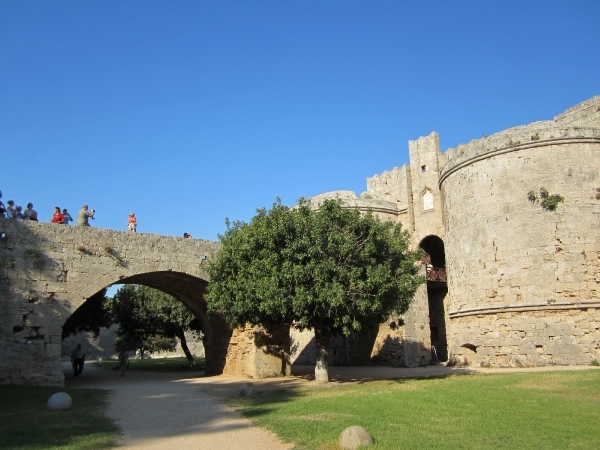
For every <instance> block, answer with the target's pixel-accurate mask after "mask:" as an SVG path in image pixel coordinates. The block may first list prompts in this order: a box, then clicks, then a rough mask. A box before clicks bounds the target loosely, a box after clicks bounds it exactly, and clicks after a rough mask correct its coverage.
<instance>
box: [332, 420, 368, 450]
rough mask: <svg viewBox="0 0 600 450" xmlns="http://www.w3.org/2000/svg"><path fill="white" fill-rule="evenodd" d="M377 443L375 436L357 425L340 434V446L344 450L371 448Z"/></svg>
mask: <svg viewBox="0 0 600 450" xmlns="http://www.w3.org/2000/svg"><path fill="white" fill-rule="evenodd" d="M374 443H375V441H374V439H373V436H371V433H369V432H368V431H367V430H365V429H364V428H363V427H359V426H357V425H354V426H351V427H348V428H346V429H345V430H344V431H342V434H340V440H339V445H340V448H343V449H352V450H355V449H357V448H359V447H361V446H362V447H370V446H371V445H373V444H374Z"/></svg>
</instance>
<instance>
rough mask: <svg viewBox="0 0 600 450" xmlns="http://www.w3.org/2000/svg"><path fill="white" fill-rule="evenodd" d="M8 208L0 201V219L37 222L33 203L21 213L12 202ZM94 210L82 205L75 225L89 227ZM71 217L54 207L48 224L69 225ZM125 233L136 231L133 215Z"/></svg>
mask: <svg viewBox="0 0 600 450" xmlns="http://www.w3.org/2000/svg"><path fill="white" fill-rule="evenodd" d="M1 198H2V191H0V199H1ZM6 203H7V204H8V206H5V205H4V203H3V202H2V200H0V217H5V218H9V219H20V220H33V221H35V222H38V221H39V220H38V213H37V211H36V210H35V209H33V203H31V202H30V203H28V204H27V209H25V211H23V208H22V207H21V206H15V202H14V201H13V200H8V201H7V202H6ZM95 213H96V210H94V209H92V210H89V208H88V205H83V206H82V207H81V209H80V210H79V213H78V214H77V222H76V223H75V225H76V226H78V227H89V226H90V223H89V219H92V220H93V219H94V214H95ZM73 221H74V220H73V217H71V214H69V212H68V211H67V209H66V208H64V209H62V210H61V209H60V207H58V206H55V207H54V214H52V218H51V219H50V223H55V224H60V225H69V224H70V222H73ZM127 231H133V232H135V231H137V218H136V217H135V213H130V214H129V217H128V219H127Z"/></svg>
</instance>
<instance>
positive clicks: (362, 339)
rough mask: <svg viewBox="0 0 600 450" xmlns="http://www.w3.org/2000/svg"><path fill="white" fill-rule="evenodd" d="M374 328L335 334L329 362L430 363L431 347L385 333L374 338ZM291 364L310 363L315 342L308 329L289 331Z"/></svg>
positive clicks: (314, 352) (361, 363)
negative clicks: (380, 337)
mask: <svg viewBox="0 0 600 450" xmlns="http://www.w3.org/2000/svg"><path fill="white" fill-rule="evenodd" d="M377 332H378V330H377V329H369V330H366V331H363V332H360V333H352V334H351V335H350V336H348V337H343V336H336V337H334V338H332V339H331V343H330V345H329V365H330V366H332V367H335V366H366V365H368V364H371V363H372V364H377V365H383V366H392V367H419V366H426V365H429V364H431V349H428V348H426V347H425V346H424V345H423V343H422V342H419V341H414V340H411V339H404V338H401V337H392V336H389V335H388V336H386V337H385V339H384V340H383V341H378V342H377V346H376V347H375V342H376V338H377ZM290 342H291V345H290V352H291V353H290V354H291V357H292V367H297V366H314V365H315V362H316V342H315V338H314V334H313V333H312V332H303V333H292V334H291V337H290Z"/></svg>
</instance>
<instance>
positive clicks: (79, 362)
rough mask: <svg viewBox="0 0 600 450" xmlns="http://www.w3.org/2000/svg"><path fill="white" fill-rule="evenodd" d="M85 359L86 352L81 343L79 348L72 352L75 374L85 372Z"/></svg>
mask: <svg viewBox="0 0 600 450" xmlns="http://www.w3.org/2000/svg"><path fill="white" fill-rule="evenodd" d="M84 361H85V352H84V351H83V349H82V348H81V344H77V348H76V349H75V350H73V353H71V362H72V363H73V375H74V376H78V375H81V372H83V362H84Z"/></svg>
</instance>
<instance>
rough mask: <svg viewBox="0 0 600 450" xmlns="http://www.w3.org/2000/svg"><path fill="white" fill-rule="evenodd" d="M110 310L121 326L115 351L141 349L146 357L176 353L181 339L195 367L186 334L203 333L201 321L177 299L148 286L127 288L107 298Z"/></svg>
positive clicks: (182, 346) (129, 286)
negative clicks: (177, 341)
mask: <svg viewBox="0 0 600 450" xmlns="http://www.w3.org/2000/svg"><path fill="white" fill-rule="evenodd" d="M106 309H107V311H108V312H109V314H110V316H111V317H112V320H113V321H114V323H117V324H119V330H118V331H117V340H116V342H115V350H117V351H119V352H120V351H124V350H125V351H127V350H140V352H141V353H142V355H143V353H144V352H150V353H153V352H157V351H165V350H166V351H173V350H175V345H176V341H175V337H177V338H178V339H179V341H180V343H181V348H182V349H183V351H184V353H185V355H186V358H187V360H188V362H189V364H190V366H192V365H194V357H193V355H192V354H191V352H190V350H189V349H188V346H187V340H186V337H185V332H186V331H196V332H199V331H200V322H199V321H198V319H197V318H196V316H195V315H194V314H193V313H192V312H191V311H190V310H189V308H188V307H187V306H185V305H184V304H183V303H181V302H180V301H179V300H177V299H176V298H174V297H172V296H171V295H169V294H166V293H164V292H162V291H159V290H157V289H153V288H150V287H147V286H137V285H125V286H123V287H122V288H120V289H119V290H118V291H117V293H116V294H115V296H114V297H113V298H109V299H107V301H106Z"/></svg>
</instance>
